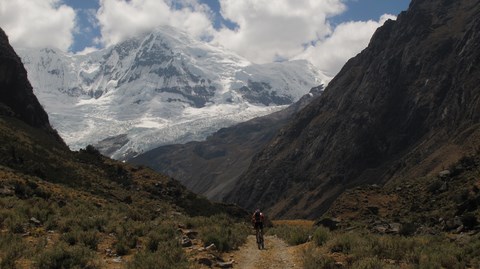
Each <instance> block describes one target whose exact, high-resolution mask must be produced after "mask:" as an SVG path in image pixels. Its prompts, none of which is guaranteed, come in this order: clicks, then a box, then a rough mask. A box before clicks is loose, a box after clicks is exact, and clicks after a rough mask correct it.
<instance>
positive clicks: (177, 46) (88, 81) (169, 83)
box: [17, 26, 329, 159]
mask: <svg viewBox="0 0 480 269" xmlns="http://www.w3.org/2000/svg"><path fill="white" fill-rule="evenodd" d="M17 53H18V54H19V56H20V57H21V59H22V62H23V63H24V65H25V67H26V69H27V72H28V78H29V80H30V82H31V84H32V86H33V88H34V93H35V94H36V95H37V97H38V99H39V101H40V103H41V104H42V105H43V106H44V108H45V110H46V111H47V113H48V114H49V117H50V121H51V123H52V125H53V127H54V128H55V129H56V130H57V131H58V132H59V134H60V135H61V136H62V138H63V139H64V140H65V142H66V143H67V144H68V145H69V146H70V148H72V149H73V150H77V149H80V148H84V147H85V146H87V145H89V144H91V145H96V146H97V145H98V147H99V148H100V149H101V151H102V153H104V154H105V153H106V155H109V156H110V157H113V158H115V159H127V158H130V157H132V156H135V155H137V154H140V153H142V152H145V151H148V150H150V149H153V148H155V147H158V146H161V145H166V144H172V143H185V142H188V141H194V140H196V141H199V140H204V139H205V138H206V137H207V136H208V135H210V134H212V133H213V132H215V131H217V130H219V129H221V128H224V127H228V126H231V125H234V124H236V123H239V122H243V121H247V120H249V119H251V118H254V117H258V116H263V115H266V114H269V113H273V112H275V111H278V110H280V109H282V108H284V107H285V106H287V105H289V104H292V103H293V102H295V101H297V100H298V99H300V98H301V97H302V96H303V95H304V94H306V93H308V91H309V90H310V89H311V88H312V87H315V86H318V85H321V84H326V83H327V81H328V79H329V78H328V77H327V76H325V75H324V74H322V72H320V71H319V70H318V69H316V68H315V67H314V66H313V65H312V64H310V63H309V62H308V61H305V60H296V61H287V62H276V63H270V64H254V63H251V62H250V61H248V60H246V59H245V58H242V57H240V56H238V55H236V54H235V53H233V52H230V51H227V50H225V49H224V48H222V47H219V46H214V45H212V44H209V43H207V42H204V41H201V40H196V39H194V38H192V37H190V36H188V35H187V34H186V33H184V32H182V31H180V30H178V29H176V28H173V27H170V26H163V27H158V28H157V29H155V31H153V32H150V33H145V34H143V35H141V36H138V37H135V38H130V39H128V40H126V41H123V42H121V43H119V44H117V45H113V46H111V47H107V48H105V49H101V50H98V51H95V52H92V53H88V54H85V55H77V54H71V53H67V52H63V51H60V50H58V49H55V48H43V49H17ZM116 137H118V138H119V139H118V141H115V138H116ZM112 139H113V142H114V143H113V144H115V146H111V143H112ZM105 141H108V142H107V143H106V144H105V143H103V144H102V142H105ZM105 145H106V146H105Z"/></svg>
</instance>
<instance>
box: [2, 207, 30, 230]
mask: <svg viewBox="0 0 480 269" xmlns="http://www.w3.org/2000/svg"><path fill="white" fill-rule="evenodd" d="M4 223H5V226H6V227H7V229H8V230H9V231H10V232H11V233H16V234H19V233H24V232H25V224H26V223H27V220H26V219H25V218H24V217H23V216H21V215H19V214H17V213H16V212H12V213H10V214H9V215H8V216H7V217H6V218H5V220H4Z"/></svg>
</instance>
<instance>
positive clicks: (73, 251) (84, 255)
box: [36, 244, 99, 269]
mask: <svg viewBox="0 0 480 269" xmlns="http://www.w3.org/2000/svg"><path fill="white" fill-rule="evenodd" d="M94 259H95V256H94V253H93V252H92V251H91V250H89V249H88V248H86V247H83V246H73V247H69V246H67V245H65V244H58V245H57V246H55V247H53V248H52V249H49V250H47V251H45V252H43V253H40V254H39V255H38V256H37V259H36V265H37V267H38V268H39V269H63V268H85V269H95V268H99V266H98V265H97V264H96V263H95V262H94Z"/></svg>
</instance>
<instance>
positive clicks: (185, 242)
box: [181, 237, 193, 248]
mask: <svg viewBox="0 0 480 269" xmlns="http://www.w3.org/2000/svg"><path fill="white" fill-rule="evenodd" d="M181 244H182V247H184V248H187V247H191V246H192V245H193V243H192V240H190V238H188V237H185V238H183V239H182V243H181Z"/></svg>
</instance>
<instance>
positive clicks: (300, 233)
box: [268, 225, 312, 246]
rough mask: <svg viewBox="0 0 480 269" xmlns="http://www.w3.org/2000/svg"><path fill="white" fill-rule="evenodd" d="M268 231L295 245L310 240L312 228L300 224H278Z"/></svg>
mask: <svg viewBox="0 0 480 269" xmlns="http://www.w3.org/2000/svg"><path fill="white" fill-rule="evenodd" d="M268 233H269V234H274V235H277V236H278V237H280V238H282V239H283V240H285V242H287V244H289V245H291V246H295V245H300V244H303V243H305V242H307V241H308V238H309V236H310V235H311V233H312V228H311V227H306V226H300V225H277V226H274V227H273V228H270V229H269V230H268Z"/></svg>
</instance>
